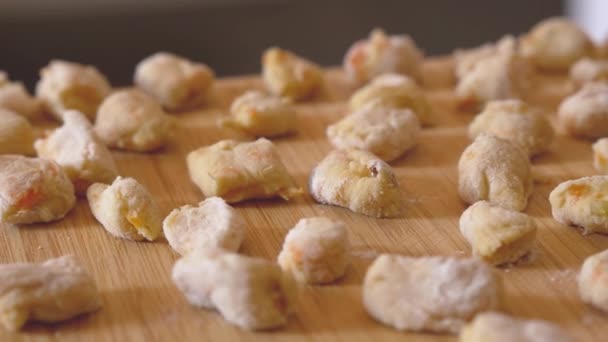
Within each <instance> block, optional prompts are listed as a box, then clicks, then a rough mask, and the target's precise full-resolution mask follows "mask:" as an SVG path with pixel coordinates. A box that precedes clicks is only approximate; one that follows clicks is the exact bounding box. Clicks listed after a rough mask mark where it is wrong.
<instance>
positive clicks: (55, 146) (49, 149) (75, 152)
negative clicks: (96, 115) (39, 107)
mask: <svg viewBox="0 0 608 342" xmlns="http://www.w3.org/2000/svg"><path fill="white" fill-rule="evenodd" d="M62 117H63V126H61V127H59V128H57V129H56V130H54V131H53V132H52V133H51V134H50V135H49V136H48V137H46V138H43V139H38V140H36V142H35V143H34V147H35V148H36V152H38V156H39V157H41V158H46V159H51V160H54V161H56V162H57V163H58V164H59V165H61V167H62V168H63V169H64V171H65V172H66V173H67V175H68V177H70V180H72V183H74V188H75V190H76V193H77V194H79V195H84V194H85V193H86V191H87V188H88V187H89V186H90V185H91V184H93V183H111V182H112V181H113V180H114V178H116V176H118V170H117V169H116V164H115V163H114V158H113V157H112V154H111V153H110V151H109V150H108V148H107V147H106V145H104V144H103V143H102V142H101V141H99V139H98V138H97V136H96V135H95V133H94V132H93V126H92V125H91V123H90V122H89V121H88V120H87V119H86V117H85V116H84V115H83V114H82V113H80V112H78V111H75V110H69V111H66V112H64V113H63V115H62Z"/></svg>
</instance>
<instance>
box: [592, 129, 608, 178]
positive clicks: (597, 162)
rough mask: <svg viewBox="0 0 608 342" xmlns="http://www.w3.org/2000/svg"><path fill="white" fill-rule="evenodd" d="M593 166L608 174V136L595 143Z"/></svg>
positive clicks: (593, 146)
mask: <svg viewBox="0 0 608 342" xmlns="http://www.w3.org/2000/svg"><path fill="white" fill-rule="evenodd" d="M592 149H593V167H595V169H596V170H598V171H599V172H601V173H604V174H608V138H601V139H599V140H597V141H596V142H595V143H594V144H593V145H592Z"/></svg>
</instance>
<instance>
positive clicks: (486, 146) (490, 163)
mask: <svg viewBox="0 0 608 342" xmlns="http://www.w3.org/2000/svg"><path fill="white" fill-rule="evenodd" d="M458 193H459V194H460V198H462V200H463V201H465V202H466V203H469V204H472V203H475V202H477V201H481V200H487V201H489V202H490V203H492V204H494V205H498V206H501V207H503V208H505V209H510V210H516V211H522V210H524V209H525V208H526V205H527V204H528V197H530V194H531V193H532V173H531V169H530V160H529V159H528V156H527V155H526V154H525V152H524V151H523V150H522V149H521V148H519V147H518V146H517V145H514V144H512V143H511V142H509V141H507V140H504V139H501V138H497V137H495V136H491V135H487V134H481V135H479V136H478V137H477V138H475V141H473V143H472V144H471V145H469V146H468V147H467V148H466V149H465V150H464V152H462V155H461V157H460V161H459V162H458Z"/></svg>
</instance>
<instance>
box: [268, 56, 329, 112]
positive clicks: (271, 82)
mask: <svg viewBox="0 0 608 342" xmlns="http://www.w3.org/2000/svg"><path fill="white" fill-rule="evenodd" d="M262 78H263V79H264V83H265V84H266V87H267V88H268V90H269V91H270V92H271V93H272V94H274V95H277V96H283V97H287V98H289V99H292V100H294V101H298V100H305V99H308V98H310V97H312V96H313V95H315V94H317V93H319V92H320V91H321V89H322V88H323V86H324V80H323V72H322V71H321V68H320V67H319V66H318V65H316V64H314V63H312V62H311V61H308V60H306V59H304V58H302V57H299V56H296V55H295V54H293V53H291V52H289V51H287V50H283V49H280V48H277V47H272V48H269V49H267V50H266V51H264V54H263V56H262Z"/></svg>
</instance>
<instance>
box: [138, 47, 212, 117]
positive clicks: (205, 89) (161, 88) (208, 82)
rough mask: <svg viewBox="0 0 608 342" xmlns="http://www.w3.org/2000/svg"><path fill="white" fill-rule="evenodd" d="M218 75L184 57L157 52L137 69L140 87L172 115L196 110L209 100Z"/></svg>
mask: <svg viewBox="0 0 608 342" xmlns="http://www.w3.org/2000/svg"><path fill="white" fill-rule="evenodd" d="M214 80H215V74H214V73H213V70H211V69H210V68H209V67H208V66H207V65H205V64H202V63H196V62H193V61H190V60H188V59H186V58H184V57H181V56H178V55H175V54H172V53H169V52H157V53H155V54H153V55H151V56H148V57H146V58H145V59H143V60H142V61H141V62H139V64H137V66H136V67H135V75H134V77H133V81H134V83H135V85H137V87H139V88H140V89H142V90H143V91H145V92H146V93H148V94H149V95H151V96H152V97H154V98H155V99H156V100H158V101H159V102H160V103H161V104H162V105H163V107H165V108H166V109H167V110H170V111H177V110H185V109H191V108H195V107H197V106H199V105H201V104H203V103H204V102H205V101H207V100H208V98H209V96H210V93H211V90H212V88H213V83H214Z"/></svg>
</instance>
